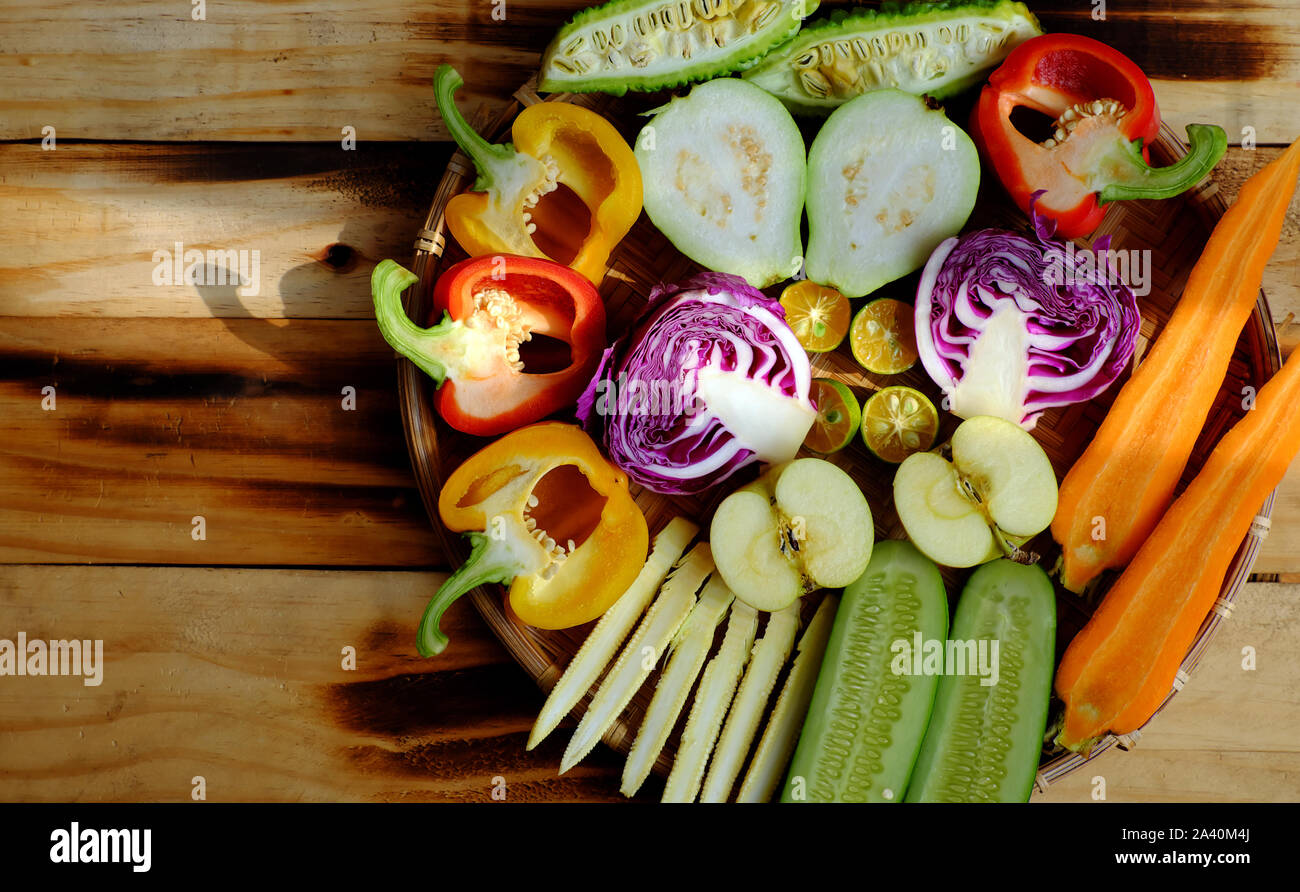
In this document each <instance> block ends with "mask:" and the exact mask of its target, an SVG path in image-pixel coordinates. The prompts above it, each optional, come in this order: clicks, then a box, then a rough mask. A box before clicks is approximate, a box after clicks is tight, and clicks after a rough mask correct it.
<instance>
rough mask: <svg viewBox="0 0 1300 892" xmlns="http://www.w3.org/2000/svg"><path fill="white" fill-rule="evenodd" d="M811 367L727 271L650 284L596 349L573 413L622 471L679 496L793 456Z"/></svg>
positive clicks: (759, 301) (802, 432)
mask: <svg viewBox="0 0 1300 892" xmlns="http://www.w3.org/2000/svg"><path fill="white" fill-rule="evenodd" d="M811 382H812V368H811V366H810V365H809V363H808V356H807V354H806V353H804V351H803V348H802V347H801V346H800V345H799V341H798V340H797V339H796V338H795V336H794V333H793V332H791V331H790V327H789V326H788V325H786V323H785V311H784V310H783V308H782V307H781V305H780V303H778V302H777V301H775V300H772V299H770V298H768V297H766V296H764V295H763V293H762V292H760V291H758V290H757V289H755V288H753V287H751V286H750V285H749V284H747V283H746V282H745V280H744V279H741V278H740V277H738V276H732V275H727V274H725V273H701V274H699V275H696V276H694V277H693V278H691V279H688V280H687V281H685V282H681V283H679V284H676V285H659V286H657V287H656V288H655V289H654V290H653V291H652V292H651V293H650V300H649V303H648V305H647V306H646V309H645V312H644V313H643V315H642V316H641V318H640V319H639V320H638V321H637V322H636V324H635V325H634V326H633V327H632V329H631V330H630V332H629V333H628V334H626V335H624V336H623V337H621V338H619V339H618V340H616V341H615V342H614V343H613V345H612V346H611V347H610V348H609V349H608V350H606V351H605V355H604V357H603V359H602V360H601V364H600V368H599V369H597V371H596V375H595V377H594V378H593V379H592V381H591V383H590V384H589V385H588V386H587V390H586V392H584V393H583V395H582V396H581V397H580V398H579V399H578V418H579V420H580V421H581V422H582V425H583V427H584V428H585V429H586V430H587V432H588V433H589V434H591V435H592V436H593V437H595V438H596V439H597V440H599V441H601V442H603V443H604V445H605V448H606V450H607V451H608V452H609V457H610V460H611V461H612V462H613V463H614V464H615V465H617V466H618V467H619V468H621V469H622V470H623V471H624V472H625V473H626V474H627V475H628V477H629V478H630V479H631V480H632V481H634V482H636V483H638V484H640V485H641V486H644V487H646V488H647V489H650V490H653V491H655V492H659V493H667V494H682V495H690V494H695V493H699V492H702V491H704V490H706V489H708V488H710V487H712V486H714V485H715V484H718V483H720V482H722V481H723V480H726V479H727V478H728V477H730V476H731V475H732V474H734V473H735V472H736V471H738V470H739V469H741V468H743V467H745V466H746V465H748V464H751V463H753V462H756V461H762V462H781V461H788V460H790V459H792V458H794V456H795V453H796V452H797V451H798V449H799V446H800V445H801V444H802V443H803V440H804V437H805V436H807V434H808V430H809V428H811V427H812V423H813V421H814V419H815V418H816V415H817V410H816V409H815V408H814V407H813V404H812V402H811V401H810V400H809V397H808V392H809V387H810V386H811Z"/></svg>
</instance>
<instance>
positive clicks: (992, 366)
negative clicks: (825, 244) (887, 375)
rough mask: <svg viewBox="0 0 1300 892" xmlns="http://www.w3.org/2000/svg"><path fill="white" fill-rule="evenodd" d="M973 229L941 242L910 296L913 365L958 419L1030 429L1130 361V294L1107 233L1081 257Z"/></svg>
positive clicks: (1043, 239)
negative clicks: (990, 419) (1113, 261)
mask: <svg viewBox="0 0 1300 892" xmlns="http://www.w3.org/2000/svg"><path fill="white" fill-rule="evenodd" d="M1030 215H1031V217H1032V218H1033V226H1034V236H1033V238H1029V237H1026V236H1023V235H1019V234H1017V233H1014V232H1007V231H1005V230H1000V229H981V230H978V231H976V232H971V233H968V234H966V235H963V236H959V237H954V238H950V239H948V240H947V241H945V242H943V243H942V244H940V245H939V247H937V248H936V249H935V250H934V253H933V254H931V255H930V259H929V261H928V262H927V263H926V265H925V269H924V270H923V271H922V273H921V283H920V285H919V286H918V288H917V292H916V346H917V352H918V353H919V354H920V357H921V362H922V363H923V364H924V366H925V370H926V372H927V373H929V375H930V377H931V378H932V379H934V382H935V383H936V384H938V385H939V387H940V388H942V389H943V391H944V394H945V396H946V397H947V400H946V401H947V403H948V408H950V409H951V410H952V411H953V413H954V414H956V415H958V416H959V417H962V418H970V417H973V416H975V415H996V416H998V417H1000V418H1005V419H1007V420H1008V421H1013V422H1015V423H1017V424H1019V425H1020V426H1021V427H1023V428H1024V429H1025V430H1032V429H1033V427H1034V425H1035V423H1036V422H1037V421H1038V417H1039V416H1040V415H1042V413H1043V411H1044V410H1045V409H1048V408H1050V407H1052V406H1065V405H1069V404H1071V403H1079V402H1084V401H1086V400H1090V399H1092V398H1093V397H1095V396H1097V394H1099V393H1101V392H1102V391H1104V390H1105V389H1106V388H1107V387H1109V386H1110V385H1111V384H1112V383H1113V382H1114V381H1115V379H1116V378H1118V377H1119V375H1120V373H1121V372H1122V371H1123V370H1124V367H1125V366H1126V365H1128V362H1129V360H1130V359H1131V358H1132V356H1133V349H1134V347H1135V346H1136V344H1137V337H1138V329H1139V328H1140V326H1141V319H1140V317H1139V315H1138V307H1137V297H1136V296H1135V295H1134V293H1133V290H1132V289H1131V288H1130V287H1129V286H1128V285H1127V284H1126V283H1125V282H1124V281H1123V280H1122V279H1121V278H1120V276H1119V275H1117V274H1116V273H1115V272H1114V271H1113V269H1112V267H1111V265H1110V264H1109V261H1108V259H1107V258H1108V253H1107V252H1108V249H1109V247H1110V237H1109V236H1105V237H1103V238H1100V239H1098V240H1097V243H1096V244H1095V245H1094V246H1093V248H1092V250H1090V251H1089V250H1083V249H1080V250H1078V251H1076V250H1074V249H1073V248H1072V247H1071V246H1067V245H1065V244H1063V243H1061V242H1055V241H1052V240H1051V236H1052V233H1053V227H1052V225H1051V223H1050V221H1048V220H1047V219H1046V218H1043V217H1040V216H1038V215H1037V214H1034V213H1033V211H1032V209H1031V212H1030Z"/></svg>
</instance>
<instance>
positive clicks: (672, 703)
mask: <svg viewBox="0 0 1300 892" xmlns="http://www.w3.org/2000/svg"><path fill="white" fill-rule="evenodd" d="M735 597H736V596H735V595H733V594H732V593H731V589H729V588H727V584H726V583H725V582H723V581H722V577H721V576H720V575H718V574H717V573H714V574H713V576H711V577H710V578H709V581H708V583H706V584H705V586H704V591H702V592H701V593H700V600H699V603H697V604H696V605H695V607H694V608H693V609H692V610H691V615H690V616H688V617H687V618H686V622H684V623H682V627H681V629H680V630H678V632H677V635H676V637H674V638H673V644H672V650H671V652H670V656H669V659H668V666H667V667H666V668H665V669H664V671H663V674H662V675H660V676H659V684H658V686H657V687H656V688H655V694H654V698H653V699H652V700H651V701H650V708H649V709H648V710H646V714H645V718H644V719H642V720H641V728H640V730H639V731H637V735H636V742H635V743H634V744H633V745H632V751H631V752H630V753H628V757H627V763H626V764H625V765H624V766H623V783H622V786H621V787H620V788H619V789H620V790H621V792H622V793H623V795H624V796H633V795H635V794H636V791H637V790H638V789H640V788H641V785H642V784H643V783H645V779H646V778H647V777H649V775H650V770H651V769H652V768H653V767H654V763H655V759H656V758H658V756H659V753H660V751H661V750H663V748H664V744H665V743H667V742H668V735H669V734H671V733H672V730H673V726H674V725H675V724H677V716H678V715H679V714H680V713H681V711H682V707H683V706H684V705H685V704H686V698H687V697H689V696H690V693H691V688H692V687H693V686H694V685H695V678H696V676H698V675H699V674H700V669H701V668H703V666H704V661H705V659H706V658H707V657H708V656H709V648H710V647H711V646H712V645H713V633H714V630H715V629H716V628H717V627H718V623H720V622H722V619H723V617H725V616H726V615H727V608H728V607H730V606H731V602H732V601H733V600H735Z"/></svg>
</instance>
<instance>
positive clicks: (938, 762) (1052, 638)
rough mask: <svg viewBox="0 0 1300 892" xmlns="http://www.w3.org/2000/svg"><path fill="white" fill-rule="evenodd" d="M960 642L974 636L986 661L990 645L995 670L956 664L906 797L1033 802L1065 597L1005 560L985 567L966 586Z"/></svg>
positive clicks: (1039, 575) (958, 621) (1030, 568)
mask: <svg viewBox="0 0 1300 892" xmlns="http://www.w3.org/2000/svg"><path fill="white" fill-rule="evenodd" d="M952 640H953V642H955V643H957V644H964V643H965V642H975V649H976V657H977V659H978V648H979V646H980V644H979V642H980V641H985V642H988V643H987V644H986V645H984V646H985V648H986V653H988V654H989V668H990V669H992V670H993V671H992V672H987V673H983V674H981V673H979V672H970V671H967V672H965V673H961V674H959V673H957V672H954V668H955V667H953V666H951V665H950V666H948V667H947V669H948V674H946V675H944V677H943V679H942V680H941V681H940V682H939V693H938V695H937V696H936V697H935V701H934V712H933V713H932V714H931V716H930V727H929V729H928V730H927V731H926V732H925V742H924V743H923V744H922V745H921V754H920V756H919V757H918V758H917V760H916V770H915V772H913V775H912V783H911V786H909V787H908V788H907V801H908V802H1024V801H1026V800H1028V799H1029V794H1030V793H1031V792H1033V789H1034V776H1035V774H1036V773H1037V771H1038V758H1039V754H1040V752H1041V750H1042V745H1043V732H1044V729H1045V727H1046V725H1047V707H1048V700H1049V699H1050V696H1051V688H1052V671H1053V668H1054V665H1055V650H1056V596H1055V593H1054V592H1053V590H1052V583H1051V581H1050V580H1049V579H1048V578H1047V574H1046V573H1044V572H1043V570H1042V568H1040V567H1039V566H1037V565H1036V564H1035V565H1025V564H1017V563H1015V562H1013V561H1010V560H1007V559H1005V558H1002V559H1000V560H996V561H993V562H991V563H988V564H984V565H983V566H981V567H980V568H979V569H978V570H976V571H975V572H974V573H973V574H972V575H971V578H970V580H969V581H968V582H967V583H966V587H965V588H964V589H963V590H962V594H961V600H960V601H958V603H957V615H956V617H955V618H954V619H953V624H952ZM994 641H996V642H997V653H996V655H995V656H994V655H993V645H992V642H994ZM970 650H971V649H970V647H969V645H967V651H966V652H967V656H966V657H965V660H966V662H967V663H969V660H970ZM967 669H968V670H969V666H967ZM994 672H995V673H996V675H994ZM990 680H995V683H994V684H986V683H985V682H986V681H990Z"/></svg>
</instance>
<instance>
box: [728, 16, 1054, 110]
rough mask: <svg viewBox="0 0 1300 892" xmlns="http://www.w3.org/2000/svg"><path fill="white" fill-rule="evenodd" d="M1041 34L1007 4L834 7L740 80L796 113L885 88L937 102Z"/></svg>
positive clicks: (1033, 23)
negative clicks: (852, 8) (846, 9)
mask: <svg viewBox="0 0 1300 892" xmlns="http://www.w3.org/2000/svg"><path fill="white" fill-rule="evenodd" d="M1041 33H1043V32H1042V28H1040V27H1039V25H1038V20H1037V19H1036V18H1034V16H1033V14H1032V13H1030V12H1029V10H1028V9H1027V8H1026V7H1025V4H1023V3H1019V2H1013V0H969V2H964V3H963V2H937V3H908V4H905V5H903V4H897V3H893V4H891V3H886V4H885V5H884V6H882V7H881V8H880V10H879V11H877V10H874V9H865V10H854V11H852V12H849V11H845V10H839V11H836V12H835V13H832V15H831V16H830V18H828V19H826V20H824V21H821V22H818V23H816V24H813V25H809V26H808V27H807V28H804V29H803V31H802V32H800V33H799V34H798V36H796V37H795V38H794V39H793V40H791V41H789V42H788V43H786V44H784V45H783V46H781V47H780V48H779V49H777V50H774V51H773V52H771V53H768V54H767V55H766V56H764V57H763V58H762V59H761V60H760V61H759V63H758V64H757V65H754V66H753V67H751V68H750V69H749V70H747V71H746V72H745V74H744V78H745V79H746V80H748V81H749V82H750V83H754V84H757V85H758V86H760V87H762V88H763V89H764V90H767V91H768V92H769V93H771V94H772V95H773V96H776V97H777V98H778V99H780V100H781V101H782V102H784V103H785V104H786V105H788V106H789V107H790V110H791V111H794V112H796V113H799V114H822V115H824V114H826V113H828V112H830V111H831V110H832V109H834V108H835V107H837V106H839V105H841V104H843V103H844V102H846V101H848V100H849V99H852V98H853V97H854V96H858V95H861V94H862V93H868V92H870V91H872V90H881V89H886V88H894V89H898V90H903V91H905V92H908V93H915V94H916V95H918V96H919V95H921V94H926V95H928V96H933V97H934V98H936V99H942V98H943V97H945V96H951V95H952V94H953V93H957V92H960V91H961V90H964V89H965V88H966V87H969V86H972V85H973V84H975V83H978V82H979V81H980V80H981V78H983V76H984V74H985V72H987V71H988V70H989V69H991V68H993V67H994V66H996V65H998V64H999V63H1001V62H1002V60H1003V59H1005V58H1006V57H1007V56H1008V55H1009V54H1010V53H1011V51H1012V50H1013V49H1015V48H1016V47H1017V46H1019V45H1020V44H1022V43H1024V42H1025V41H1026V40H1028V39H1029V38H1031V37H1034V36H1036V35H1038V34H1041Z"/></svg>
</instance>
